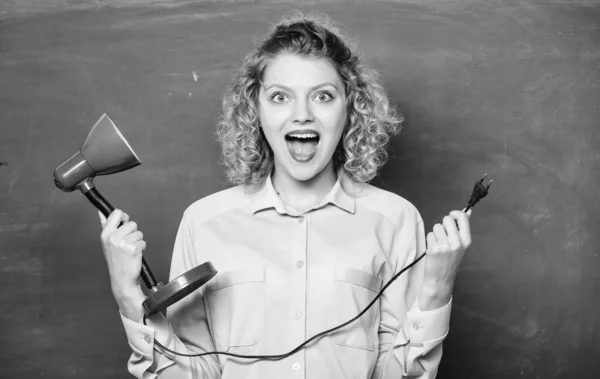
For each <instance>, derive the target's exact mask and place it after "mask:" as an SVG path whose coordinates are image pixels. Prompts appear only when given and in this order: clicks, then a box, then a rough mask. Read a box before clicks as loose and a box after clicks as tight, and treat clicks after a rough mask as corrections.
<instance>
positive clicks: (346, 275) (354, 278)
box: [334, 267, 383, 292]
mask: <svg viewBox="0 0 600 379" xmlns="http://www.w3.org/2000/svg"><path fill="white" fill-rule="evenodd" d="M334 279H335V280H337V281H339V282H347V283H352V284H355V285H357V286H361V287H364V288H366V289H369V290H371V291H374V292H379V291H380V290H381V284H382V283H383V280H382V279H381V278H380V277H378V276H375V275H371V274H369V273H368V272H364V271H360V270H357V269H354V268H350V267H336V268H335V273H334Z"/></svg>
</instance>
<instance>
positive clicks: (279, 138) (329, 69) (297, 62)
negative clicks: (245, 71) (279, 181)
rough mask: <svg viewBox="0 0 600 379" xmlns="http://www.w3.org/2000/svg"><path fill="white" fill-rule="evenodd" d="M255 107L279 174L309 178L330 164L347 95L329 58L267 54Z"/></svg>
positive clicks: (303, 179)
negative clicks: (267, 57)
mask: <svg viewBox="0 0 600 379" xmlns="http://www.w3.org/2000/svg"><path fill="white" fill-rule="evenodd" d="M259 108H260V114H259V117H260V124H261V126H262V129H263V132H264V134H265V136H266V138H267V141H268V143H269V145H270V146H271V148H272V149H273V153H274V154H275V170H276V171H277V173H278V174H277V175H281V174H283V175H287V176H290V177H291V178H293V179H294V180H297V181H307V180H310V179H313V178H315V177H316V176H318V175H319V174H320V173H322V172H325V171H324V169H325V168H327V170H332V169H333V164H332V157H333V153H334V151H335V148H336V146H337V144H338V142H339V141H340V138H341V136H342V132H343V130H344V126H345V124H346V94H345V90H344V85H343V82H342V79H341V77H340V76H339V74H338V73H337V70H336V68H335V66H334V65H333V64H332V63H331V62H330V61H328V60H327V59H324V58H314V57H308V56H303V55H297V54H280V55H278V56H276V57H275V58H273V59H270V60H269V61H268V63H267V67H266V69H265V73H264V77H263V81H262V86H261V88H260V92H259Z"/></svg>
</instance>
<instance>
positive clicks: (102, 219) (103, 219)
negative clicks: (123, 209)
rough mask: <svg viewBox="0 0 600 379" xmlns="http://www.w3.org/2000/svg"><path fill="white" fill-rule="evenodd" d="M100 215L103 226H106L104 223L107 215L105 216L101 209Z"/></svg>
mask: <svg viewBox="0 0 600 379" xmlns="http://www.w3.org/2000/svg"><path fill="white" fill-rule="evenodd" d="M98 216H99V217H100V223H101V224H102V227H104V225H105V224H106V217H104V215H103V214H102V212H100V211H98Z"/></svg>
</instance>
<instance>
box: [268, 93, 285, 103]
mask: <svg viewBox="0 0 600 379" xmlns="http://www.w3.org/2000/svg"><path fill="white" fill-rule="evenodd" d="M269 99H270V100H271V101H272V102H274V103H277V104H281V103H285V102H286V100H287V99H288V96H287V95H286V94H285V93H283V92H275V93H274V94H272V95H271V96H270V97H269Z"/></svg>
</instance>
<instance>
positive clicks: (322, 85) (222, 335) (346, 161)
mask: <svg viewBox="0 0 600 379" xmlns="http://www.w3.org/2000/svg"><path fill="white" fill-rule="evenodd" d="M400 121H401V120H400V119H399V117H398V116H396V114H395V113H394V111H393V109H392V108H391V107H390V105H389V103H388V99H387V97H386V95H385V92H384V90H383V89H382V87H381V85H380V84H379V83H378V82H377V80H376V76H375V75H374V73H373V72H372V71H370V70H367V69H366V68H365V67H364V66H363V65H362V64H361V62H360V61H359V59H358V57H357V55H356V54H355V52H353V51H352V50H351V49H350V48H348V46H347V45H346V43H345V42H344V41H343V40H342V38H341V37H340V34H339V32H338V31H337V29H336V28H335V27H333V26H332V25H330V24H329V23H328V22H327V21H323V20H319V19H318V18H316V17H306V16H302V15H299V16H296V17H294V18H292V19H288V20H284V21H282V22H281V23H279V24H278V25H276V26H275V27H274V29H273V31H272V33H271V34H270V35H269V36H268V37H267V38H266V39H265V40H264V41H263V42H262V43H261V44H259V45H258V46H257V47H256V49H255V50H254V51H253V52H251V53H250V54H249V55H248V56H246V58H245V60H244V62H243V65H242V67H241V70H240V71H239V74H238V76H237V78H236V79H235V81H234V83H233V85H232V86H231V87H230V88H229V90H228V92H227V94H226V95H225V99H224V102H223V116H222V119H221V121H220V123H219V126H218V135H219V139H220V142H221V144H222V150H223V160H224V162H225V164H226V166H227V170H228V171H227V173H228V177H229V179H230V181H231V182H232V183H233V184H236V186H234V187H232V188H229V189H227V190H224V191H221V192H218V193H216V194H213V195H211V196H208V197H206V198H203V199H201V200H199V201H197V202H195V203H194V204H192V205H191V206H190V207H189V208H188V209H187V210H186V211H185V213H184V215H183V219H182V222H181V225H180V228H179V231H178V234H177V238H176V241H175V248H174V252H173V258H172V264H171V274H170V276H171V278H174V277H177V276H179V275H180V274H182V273H183V272H186V271H188V270H189V269H191V268H193V267H194V266H196V265H198V264H200V263H202V262H204V261H210V262H212V263H213V264H214V266H215V267H216V268H217V270H219V274H218V275H217V276H216V277H215V278H214V279H213V280H211V281H210V282H209V283H208V284H207V285H205V286H204V287H203V288H201V289H200V290H198V291H196V292H195V293H193V294H192V295H190V296H188V297H186V298H184V299H183V300H181V301H180V302H178V303H177V304H175V305H173V306H172V307H170V308H169V310H168V317H167V318H165V317H163V316H162V315H160V314H159V315H158V316H152V317H150V318H149V319H148V320H146V321H147V326H146V325H143V323H142V318H143V310H142V306H141V304H142V302H143V300H144V298H145V296H144V294H143V292H142V290H141V288H140V284H139V273H140V268H141V254H142V251H143V250H144V248H145V242H144V241H143V235H142V233H141V232H140V231H137V227H136V225H135V223H134V222H132V221H129V217H128V216H127V215H126V214H125V213H123V212H121V211H119V210H117V211H115V212H114V213H112V214H111V215H110V217H109V218H108V220H104V219H102V222H103V231H102V244H103V249H104V253H105V256H106V260H107V262H108V268H109V273H110V278H111V285H112V290H113V294H114V297H115V299H116V301H117V303H118V305H119V309H120V312H121V316H122V321H123V324H124V327H125V331H126V333H127V337H128V341H129V344H130V346H131V348H132V349H133V354H132V356H131V358H130V360H129V366H128V367H129V371H130V372H131V373H132V374H134V375H135V376H136V377H138V378H154V377H160V378H184V377H195V378H196V377H197V378H223V379H228V378H235V379H238V378H295V377H298V378H400V377H405V376H410V377H419V378H433V377H435V375H436V372H437V368H438V365H439V362H440V359H441V354H442V345H441V343H442V340H443V339H444V338H445V336H446V335H447V332H448V325H449V317H450V306H451V294H452V288H453V284H454V278H455V276H456V273H457V270H458V266H459V264H460V261H461V259H462V256H463V254H464V252H465V251H466V249H467V248H468V246H469V245H470V231H469V221H468V215H467V214H465V213H463V212H461V211H454V212H451V213H450V214H449V215H448V216H446V217H445V218H444V220H443V223H442V224H437V225H435V226H434V228H433V232H432V233H429V234H428V235H427V237H425V233H424V230H423V222H422V219H421V217H420V215H419V213H418V211H417V210H416V209H415V207H414V206H413V205H412V204H410V203H409V202H408V201H406V200H404V199H403V198H401V197H399V196H397V195H395V194H392V193H390V192H386V191H383V190H381V189H378V188H375V187H373V186H371V185H369V184H367V183H366V182H367V181H369V180H370V179H372V178H373V177H374V176H375V175H376V173H377V170H378V169H379V168H380V167H381V166H382V165H383V163H384V162H385V158H386V154H385V146H386V144H387V142H388V140H389V137H390V136H391V135H393V134H396V133H397V132H398V130H399V123H400ZM120 222H124V224H123V225H122V226H121V227H118V228H117V226H118V225H119V223H120ZM426 242H427V252H428V254H427V255H426V257H425V258H424V260H422V261H420V262H419V264H417V265H416V266H415V267H413V268H412V269H410V270H409V271H408V272H406V273H405V274H403V275H402V276H400V277H399V278H398V280H397V281H396V282H394V284H393V285H392V286H390V287H389V288H388V289H387V290H386V291H385V293H384V295H383V296H382V297H381V298H380V299H379V301H378V302H377V303H376V304H375V306H373V307H372V308H370V309H369V310H368V311H367V312H366V313H365V314H364V315H363V316H362V317H361V318H360V319H358V320H357V321H355V322H354V323H352V324H350V325H348V326H346V327H345V328H343V329H341V330H338V331H336V332H334V333H331V334H329V335H326V336H324V337H322V338H319V339H317V340H316V341H314V342H312V343H311V344H309V345H308V346H306V348H304V349H303V350H301V351H300V352H298V353H296V354H294V355H292V356H290V357H287V358H285V359H279V360H256V359H242V358H232V357H230V356H225V355H208V356H203V357H191V358H190V357H182V356H176V355H174V354H172V353H170V352H167V351H164V350H163V349H161V348H159V347H158V346H157V345H156V344H155V343H154V339H156V340H157V341H160V343H161V344H163V345H165V346H167V347H168V348H169V349H172V350H175V351H177V352H180V353H184V354H195V353H203V352H210V351H228V352H233V353H238V354H245V355H247V354H254V355H267V354H282V353H285V352H288V351H290V350H292V349H293V348H295V347H296V346H298V345H300V344H301V343H302V342H304V341H305V340H307V339H308V338H310V337H311V336H313V335H315V334H317V333H319V332H321V331H323V330H326V329H329V328H331V327H334V326H336V325H339V324H341V323H343V322H345V321H347V320H349V319H351V318H353V317H354V316H355V315H357V314H358V313H359V312H360V311H361V310H362V309H364V308H365V306H366V305H367V304H368V303H369V302H370V301H371V300H372V299H373V298H374V297H375V295H376V294H377V293H378V292H379V291H380V289H381V287H382V284H383V283H386V282H387V281H388V280H389V279H390V278H391V277H392V276H393V275H394V274H395V273H396V272H398V271H399V270H401V269H402V268H403V267H406V266H407V265H408V264H410V263H411V262H412V261H413V260H414V259H415V258H417V257H418V256H420V255H421V253H423V252H424V251H425V249H426Z"/></svg>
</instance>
